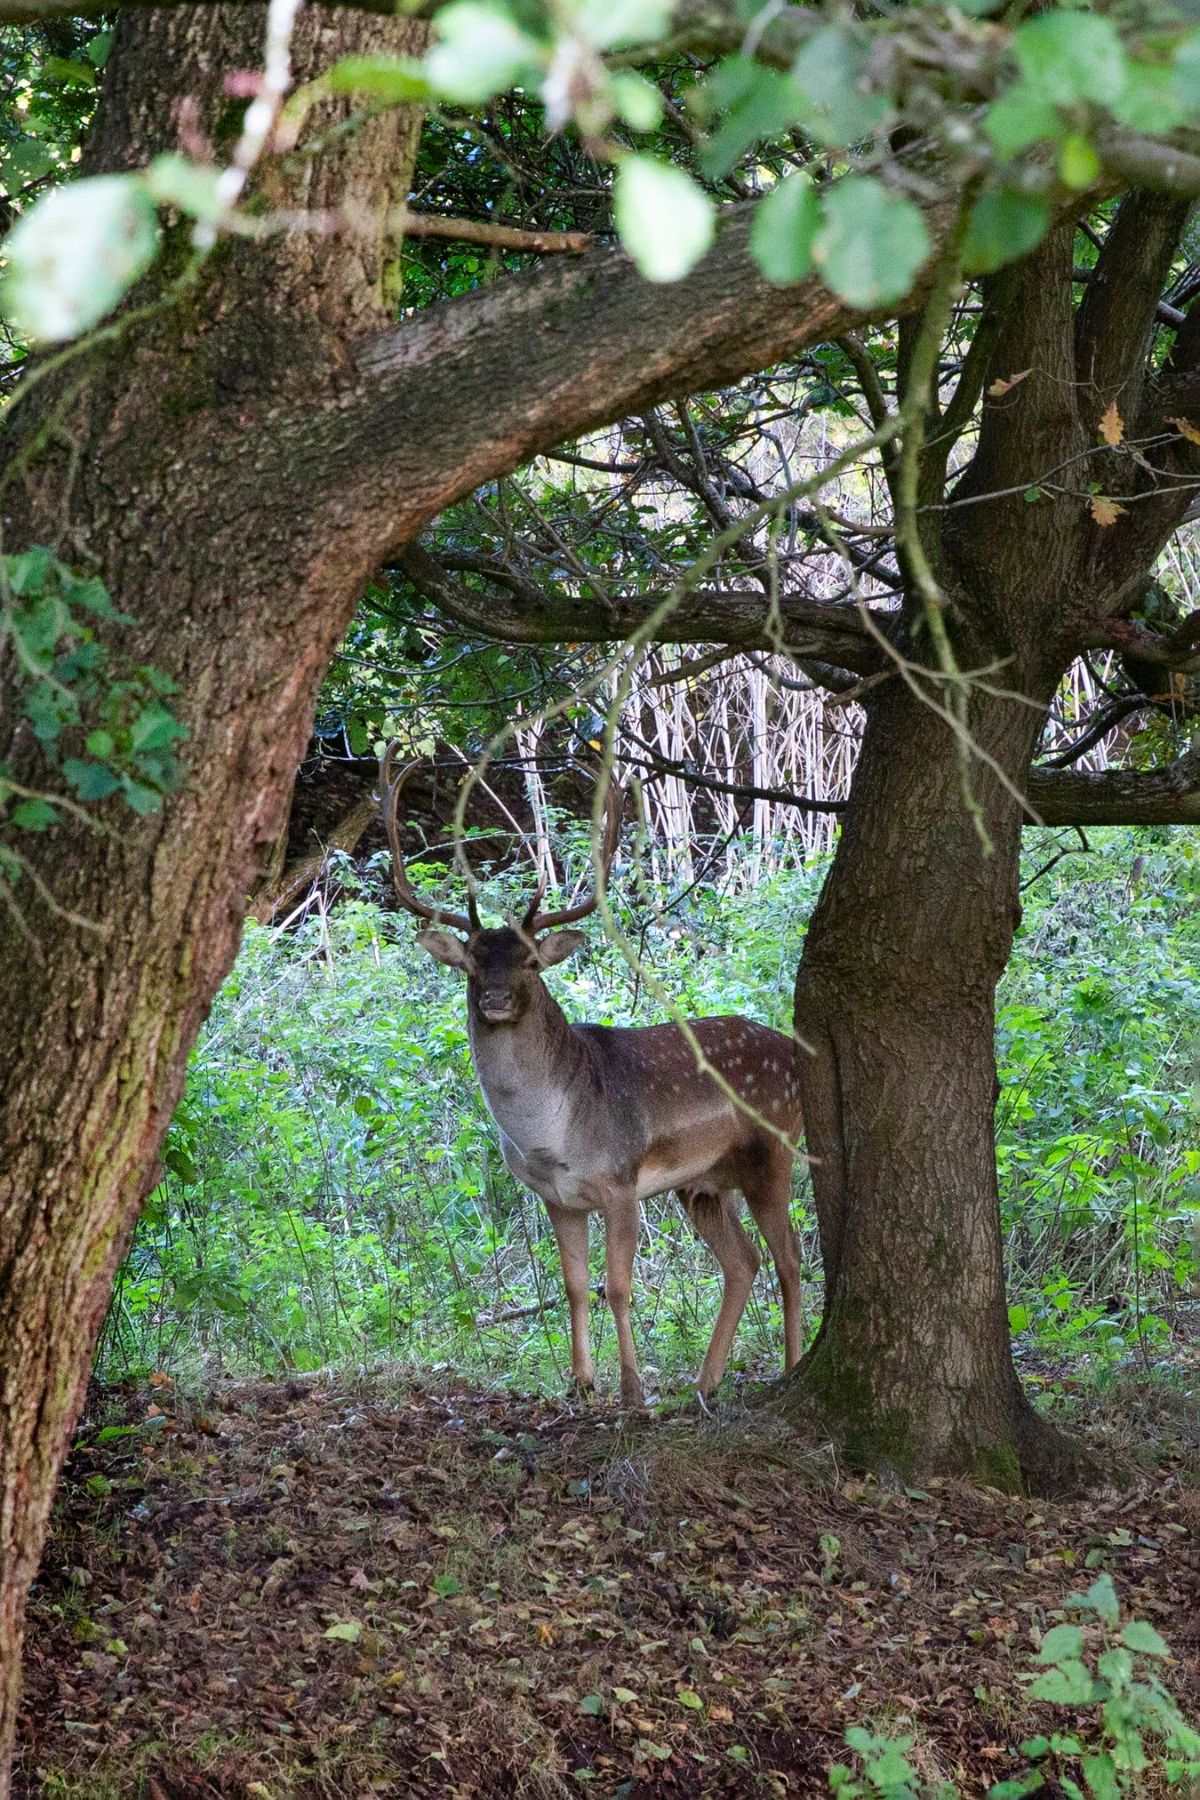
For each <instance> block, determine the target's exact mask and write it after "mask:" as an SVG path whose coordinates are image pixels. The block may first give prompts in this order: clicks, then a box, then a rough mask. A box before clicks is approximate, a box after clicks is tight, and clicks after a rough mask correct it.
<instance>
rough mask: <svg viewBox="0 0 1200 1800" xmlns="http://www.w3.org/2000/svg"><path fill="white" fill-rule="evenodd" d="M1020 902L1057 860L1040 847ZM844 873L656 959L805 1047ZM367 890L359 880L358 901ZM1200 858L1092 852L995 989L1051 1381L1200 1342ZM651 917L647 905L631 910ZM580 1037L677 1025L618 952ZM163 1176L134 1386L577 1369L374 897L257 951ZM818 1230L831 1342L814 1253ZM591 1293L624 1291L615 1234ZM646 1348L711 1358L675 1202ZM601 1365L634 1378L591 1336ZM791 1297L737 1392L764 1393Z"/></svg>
mask: <svg viewBox="0 0 1200 1800" xmlns="http://www.w3.org/2000/svg"><path fill="white" fill-rule="evenodd" d="M1029 835H1030V838H1031V840H1032V841H1031V844H1030V846H1029V848H1028V851H1027V876H1028V877H1033V876H1035V875H1037V872H1038V870H1039V868H1041V867H1042V866H1043V865H1044V864H1045V863H1046V862H1047V861H1048V860H1049V859H1050V858H1051V857H1052V856H1053V855H1054V854H1055V852H1056V850H1057V849H1059V848H1062V847H1063V845H1064V844H1065V843H1068V842H1070V840H1069V839H1065V838H1062V837H1059V836H1056V835H1055V834H1050V833H1036V834H1034V833H1031V834H1029ZM823 873H824V869H823V866H821V865H813V866H810V867H809V868H808V869H806V870H801V871H789V872H786V873H784V874H783V875H780V876H777V877H773V878H772V879H770V880H769V881H764V882H762V883H761V884H760V885H759V886H758V887H757V888H756V889H755V890H754V891H752V892H748V893H742V894H730V893H727V894H714V893H709V892H705V891H701V890H696V891H694V892H692V893H691V894H690V895H688V896H687V897H686V899H685V901H684V903H683V904H682V906H681V907H680V908H678V909H677V910H676V911H674V912H670V913H665V914H662V915H660V916H659V917H657V918H654V917H649V918H648V917H647V915H646V914H645V912H644V910H643V911H642V912H640V913H638V914H636V915H635V914H634V913H633V912H632V911H630V912H626V913H625V914H624V915H623V917H624V921H625V928H626V929H627V931H628V932H629V933H630V936H631V939H632V940H633V943H634V945H635V948H636V949H637V950H638V951H639V952H640V954H641V955H642V957H644V959H645V961H646V962H647V964H649V965H651V966H652V967H653V969H654V972H655V974H656V975H657V977H658V978H659V980H660V981H662V982H663V983H665V984H666V986H667V988H668V989H669V991H670V992H671V994H672V996H673V997H674V998H675V1000H676V1001H677V1002H678V1004H679V1005H680V1006H681V1007H682V1008H683V1010H684V1011H685V1012H687V1013H696V1014H704V1013H718V1012H746V1013H748V1014H750V1015H751V1016H753V1017H755V1018H757V1019H761V1020H764V1021H766V1022H768V1023H771V1024H774V1025H776V1026H779V1027H781V1028H784V1029H786V1028H787V1023H788V1014H789V1009H790V999H791V983H792V977H793V973H794V967H795V963H796V960H797V957H798V954H799V951H800V947H801V943H802V939H803V934H804V924H805V920H806V918H807V916H808V914H809V912H810V911H811V908H812V905H813V903H814V901H815V897H816V894H817V892H818V890H819V886H820V881H821V878H822V876H823ZM351 879H352V878H351ZM1198 893H1200V853H1198V851H1197V847H1196V845H1195V843H1194V841H1193V840H1192V839H1191V838H1190V836H1189V835H1187V834H1183V833H1179V834H1171V833H1169V832H1167V831H1159V832H1154V831H1141V832H1136V833H1135V832H1131V831H1109V832H1098V833H1096V834H1094V837H1093V844H1092V848H1091V850H1090V851H1089V852H1088V853H1082V852H1081V853H1078V854H1075V853H1073V854H1069V855H1066V856H1064V857H1063V858H1062V859H1061V860H1060V861H1057V862H1056V863H1054V865H1053V866H1052V867H1051V868H1049V869H1048V870H1047V871H1046V872H1044V873H1042V874H1041V875H1040V876H1039V877H1038V878H1037V879H1036V880H1033V881H1032V885H1030V886H1029V887H1028V889H1027V891H1026V892H1025V893H1024V894H1023V896H1022V898H1023V904H1024V908H1025V917H1024V923H1023V926H1022V929H1021V931H1020V932H1019V933H1018V937H1017V943H1016V949H1015V954H1014V958H1013V963H1012V966H1011V968H1010V971H1009V973H1008V976H1007V978H1006V980H1005V983H1004V986H1003V988H1002V991H1001V997H1000V999H1001V1004H1000V1008H999V1019H998V1052H999V1059H1000V1072H1001V1081H1002V1094H1001V1099H1000V1104H999V1107H998V1111H997V1130H998V1156H999V1168H1000V1178H1001V1192H1002V1203H1003V1218H1004V1228H1005V1233H1006V1240H1007V1246H1008V1256H1009V1280H1010V1298H1011V1302H1012V1308H1011V1317H1012V1326H1013V1330H1014V1334H1015V1337H1016V1341H1017V1346H1018V1355H1019V1357H1020V1358H1021V1359H1023V1361H1024V1364H1025V1368H1026V1371H1027V1373H1031V1374H1033V1375H1034V1377H1035V1378H1036V1377H1037V1376H1038V1375H1039V1373H1040V1374H1041V1377H1042V1379H1043V1380H1045V1381H1046V1382H1047V1383H1048V1384H1052V1383H1053V1381H1054V1380H1055V1379H1056V1378H1057V1374H1058V1372H1060V1371H1061V1369H1062V1368H1063V1367H1064V1366H1068V1365H1073V1366H1075V1367H1076V1368H1085V1369H1087V1370H1088V1371H1089V1372H1090V1373H1091V1375H1092V1376H1093V1377H1094V1378H1097V1379H1101V1380H1103V1379H1105V1378H1106V1377H1107V1376H1108V1375H1109V1374H1110V1373H1112V1372H1114V1371H1119V1370H1121V1369H1122V1368H1123V1367H1126V1366H1127V1365H1130V1364H1133V1365H1135V1366H1139V1367H1141V1368H1143V1369H1152V1368H1155V1367H1158V1366H1166V1365H1169V1364H1170V1362H1171V1361H1172V1359H1173V1357H1174V1356H1175V1354H1176V1352H1177V1351H1178V1349H1179V1347H1180V1344H1181V1343H1186V1342H1188V1341H1193V1342H1194V1336H1195V1330H1194V1327H1195V1323H1196V1321H1197V1319H1198V1318H1200V1246H1198V1242H1197V1220H1198V1218H1200V1201H1198V1196H1200V1101H1198V1098H1197V1087H1196V1044H1197V1027H1198V1025H1200V917H1198V909H1197V905H1196V901H1197V895H1198ZM642 901H644V896H643V897H642V898H641V900H639V905H641V904H642ZM550 982H551V984H552V986H553V988H554V991H555V992H556V994H557V995H558V997H559V999H560V1000H561V1002H562V1004H563V1006H564V1008H565V1010H566V1011H567V1014H568V1016H569V1017H570V1018H572V1019H584V1018H587V1019H592V1020H594V1021H599V1022H607V1023H634V1024H649V1023H651V1022H653V1021H654V1020H655V1019H656V1018H658V1017H660V1016H661V1013H660V1011H659V1009H658V1007H657V1004H656V1003H655V1002H654V1001H653V1000H652V999H651V998H650V997H649V996H647V994H646V992H645V989H644V985H643V984H642V983H640V982H639V979H638V977H637V974H636V973H635V972H634V971H633V970H631V969H630V967H629V965H628V964H627V962H626V961H625V960H624V959H623V958H622V957H621V956H620V954H619V952H618V951H617V950H616V949H615V948H614V947H613V946H611V945H608V944H606V943H605V942H604V941H603V940H602V938H601V937H600V934H599V930H598V928H596V927H594V928H593V932H592V942H591V945H590V948H589V950H588V951H587V952H586V954H585V955H583V956H581V957H580V958H577V959H575V960H574V961H573V962H572V963H570V964H569V965H567V966H565V967H564V968H563V969H561V970H558V971H555V972H554V973H553V974H552V975H551V976H550ZM164 1165H165V1166H164V1176H163V1180H162V1183H161V1185H160V1186H159V1187H158V1188H157V1190H156V1191H155V1193H154V1195H153V1196H152V1198H151V1201H150V1204H149V1205H148V1207H147V1208H146V1211H145V1214H144V1216H143V1218H142V1221H141V1223H140V1225H139V1227H138V1231H137V1235H136V1237H135V1240H134V1243H133V1247H132V1249H131V1251H130V1254H129V1257H128V1260H127V1262H126V1264H125V1266H124V1268H123V1270H122V1272H121V1275H120V1278H119V1281H118V1283H117V1289H116V1295H115V1299H114V1303H113V1308H112V1311H111V1313H110V1316H109V1319H108V1323H107V1326H106V1329H105V1332H104V1335H103V1339H102V1345H101V1363H102V1371H103V1372H104V1373H105V1374H107V1375H110V1376H121V1375H125V1374H140V1373H144V1372H146V1371H147V1370H150V1369H155V1368H163V1367H167V1368H172V1369H174V1370H176V1371H184V1370H188V1369H193V1370H196V1371H197V1372H200V1371H203V1372H206V1373H211V1372H213V1371H214V1370H218V1369H223V1370H227V1371H237V1372H249V1373H252V1372H256V1371H257V1372H268V1371H271V1370H276V1369H281V1368H288V1369H308V1368H313V1367H316V1366H322V1365H325V1364H329V1363H347V1362H370V1361H372V1360H375V1359H378V1358H380V1357H384V1356H386V1357H391V1358H396V1359H399V1360H401V1361H406V1362H411V1363H414V1364H418V1365H421V1366H423V1367H426V1368H429V1367H436V1366H437V1365H438V1364H439V1363H446V1364H449V1365H451V1366H453V1367H454V1368H455V1369H456V1370H459V1371H462V1372H463V1373H467V1374H470V1375H472V1376H474V1377H476V1378H481V1377H484V1376H486V1375H487V1374H488V1373H489V1372H491V1371H497V1372H501V1373H502V1374H503V1375H504V1377H505V1378H506V1379H508V1380H514V1379H515V1380H517V1381H518V1382H527V1383H531V1384H537V1383H548V1384H555V1383H558V1382H560V1381H562V1380H564V1379H565V1377H566V1373H567V1371H568V1368H569V1359H568V1353H567V1340H566V1319H565V1315H564V1309H563V1308H562V1306H561V1305H560V1277H559V1273H558V1266H557V1257H556V1254H555V1250H554V1244H553V1239H552V1237H551V1235H550V1231H549V1227H548V1223H547V1221H546V1217H545V1214H544V1212H543V1210H542V1208H541V1206H540V1204H539V1203H538V1202H537V1201H536V1200H535V1199H533V1198H532V1197H531V1196H529V1195H525V1194H522V1193H521V1192H520V1191H519V1190H518V1189H517V1188H516V1186H515V1184H514V1183H513V1181H512V1179H511V1177H510V1176H509V1175H508V1173H507V1171H506V1169H505V1167H504V1164H503V1162H502V1160H501V1158H500V1153H499V1148H498V1145H497V1140H496V1133H495V1130H494V1128H493V1126H492V1124H491V1121H490V1120H489V1118H488V1116H487V1113H486V1111H485V1109H484V1106H483V1103H482V1100H481V1097H480V1095H479V1092H478V1089H477V1086H476V1084H475V1081H474V1078H473V1076H472V1072H471V1067H470V1060H469V1055H468V1050H467V1040H466V1023H465V996H464V990H463V985H462V982H461V980H460V979H458V978H455V977H453V976H451V975H450V974H448V973H447V972H446V971H445V970H443V969H441V968H439V967H438V966H437V965H435V964H434V963H433V962H431V961H430V959H429V958H428V957H427V956H425V955H424V954H423V953H422V952H421V951H419V950H418V949H417V948H416V947H415V945H414V943H413V941H412V929H411V922H410V921H409V920H408V919H407V918H406V917H405V916H403V915H397V914H395V913H393V912H388V911H385V910H382V909H381V908H380V907H379V906H378V905H377V904H376V902H375V899H374V897H373V893H372V891H371V889H370V885H369V882H368V885H367V886H366V887H365V888H361V889H360V891H359V892H357V893H354V892H351V893H350V894H349V896H348V897H346V898H344V899H343V900H342V901H341V903H340V904H339V905H338V906H337V907H336V908H335V909H334V910H333V911H332V912H330V913H327V914H326V913H318V914H317V915H315V916H313V917H310V919H309V920H308V922H307V923H306V924H304V925H303V926H302V927H301V928H300V929H299V930H298V931H295V932H289V933H280V932H277V931H270V930H265V929H263V928H260V927H255V926H253V925H252V926H250V927H249V928H248V930H247V936H246V941H245V944H244V947H243V950H242V954H241V956H240V957H239V960H238V962H237V965H236V967H235V969H234V971H233V973H232V975H231V976H230V978H229V980H228V982H227V983H226V985H225V987H224V989H223V990H222V992H221V994H220V996H219V998H218V1000H217V1003H216V1005H215V1007H214V1009H213V1013H212V1017H211V1019H210V1021H209V1024H208V1026H207V1028H206V1030H205V1032H204V1034H203V1037H202V1039H201V1041H200V1043H199V1045H198V1047H197V1049H196V1052H195V1054H194V1056H193V1060H192V1065H191V1071H190V1075H189V1080H188V1086H187V1092H186V1096H185V1099H184V1101H183V1103H182V1105H181V1106H180V1108H179V1111H178V1114H177V1116H176V1119H175V1122H174V1124H173V1126H172V1129H171V1134H170V1139H169V1143H168V1148H167V1151H166V1155H165V1158H164ZM795 1219H796V1223H797V1226H798V1228H799V1231H800V1235H801V1240H802V1249H803V1256H804V1264H805V1280H806V1289H807V1312H808V1318H809V1323H810V1325H811V1324H812V1323H813V1322H814V1321H815V1318H816V1317H817V1316H818V1314H819V1304H820V1293H819V1257H818V1249H817V1242H816V1231H815V1220H814V1215H813V1210H812V1204H811V1194H810V1189H809V1184H808V1179H807V1176H806V1174H805V1172H804V1169H803V1166H802V1164H800V1165H798V1169H797V1176H796V1189H795ZM593 1236H594V1238H595V1239H596V1240H597V1242H596V1245H595V1251H596V1259H595V1261H594V1270H595V1275H596V1280H597V1282H599V1279H600V1274H601V1270H602V1258H601V1254H600V1245H599V1241H598V1240H599V1236H600V1234H599V1232H598V1231H597V1232H594V1234H593ZM635 1294H636V1309H637V1310H636V1328H637V1330H638V1332H639V1335H640V1339H641V1345H642V1350H643V1355H644V1357H645V1360H646V1364H647V1366H648V1372H649V1375H650V1379H651V1382H652V1383H653V1382H655V1381H657V1383H658V1385H659V1387H660V1390H661V1389H666V1388H668V1387H670V1386H671V1385H672V1384H674V1383H676V1382H679V1381H681V1380H682V1379H683V1378H684V1377H685V1375H686V1373H687V1372H688V1371H689V1370H690V1369H692V1368H693V1367H694V1366H695V1364H696V1363H697V1362H698V1360H699V1357H700V1355H701V1353H702V1351H703V1347H704V1343H705V1341H706V1338H707V1334H708V1330H709V1326H710V1323H711V1318H712V1315H713V1313H714V1312H715V1308H716V1304H717V1299H718V1282H717V1278H716V1274H715V1270H714V1268H713V1265H712V1264H711V1263H710V1260H709V1258H708V1256H707V1253H706V1252H705V1250H704V1248H703V1246H702V1245H701V1244H700V1243H699V1241H698V1240H697V1238H696V1237H695V1235H694V1233H693V1232H692V1231H691V1229H690V1227H689V1226H688V1225H687V1223H686V1221H685V1220H684V1219H683V1218H682V1216H681V1215H680V1213H679V1211H678V1209H677V1208H676V1207H675V1205H674V1204H673V1203H672V1202H671V1201H670V1200H663V1201H658V1202H652V1203H651V1205H650V1206H649V1208H648V1209H647V1220H646V1226H645V1230H644V1234H643V1240H642V1246H641V1253H640V1258H639V1266H638V1269H637V1273H636V1288H635ZM595 1323H596V1333H597V1339H598V1351H599V1356H600V1359H601V1368H602V1369H603V1368H604V1367H605V1365H606V1364H609V1365H611V1364H612V1363H613V1362H614V1361H615V1354H614V1348H613V1346H612V1344H611V1342H610V1341H608V1340H610V1339H611V1326H610V1323H609V1320H608V1315H607V1311H606V1309H605V1308H604V1307H603V1306H597V1308H596V1313H595ZM781 1342H782V1332H781V1325H780V1319H779V1312H778V1306H777V1297H776V1295H775V1293H774V1290H773V1287H772V1285H771V1281H770V1278H769V1276H768V1274H767V1273H766V1272H765V1271H764V1274H763V1275H762V1276H761V1277H760V1279H759V1282H758V1284H757V1288H756V1294H755V1298H754V1299H753V1300H752V1302H751V1306H750V1308H749V1310H748V1313H747V1317H746V1320H745V1321H744V1323H743V1325H742V1328H741V1330H740V1332H739V1335H738V1339H737V1343H736V1345H735V1353H734V1359H733V1363H732V1365H731V1366H732V1367H733V1368H734V1369H737V1368H739V1367H740V1368H750V1369H754V1370H758V1369H764V1370H765V1369H769V1368H770V1367H772V1366H773V1365H774V1363H775V1359H776V1357H777V1355H778V1354H779V1346H780V1345H781Z"/></svg>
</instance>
